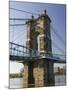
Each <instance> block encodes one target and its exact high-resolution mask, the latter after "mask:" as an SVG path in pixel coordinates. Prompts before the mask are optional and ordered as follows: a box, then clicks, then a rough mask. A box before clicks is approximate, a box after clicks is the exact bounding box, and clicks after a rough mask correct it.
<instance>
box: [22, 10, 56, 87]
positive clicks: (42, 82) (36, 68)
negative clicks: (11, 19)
mask: <svg viewBox="0 0 68 90" xmlns="http://www.w3.org/2000/svg"><path fill="white" fill-rule="evenodd" d="M50 23H51V19H50V17H49V16H48V15H47V13H46V10H45V13H44V14H42V15H41V16H39V17H38V18H37V19H34V17H33V16H32V19H31V20H29V21H28V22H27V28H28V30H27V40H26V46H27V47H28V48H32V49H34V50H38V41H37V37H38V35H39V42H40V45H39V48H40V55H42V57H41V58H40V59H38V60H36V61H34V60H32V61H29V62H26V61H25V62H24V76H23V87H25V88H27V87H43V86H52V85H54V73H53V68H54V67H53V62H52V61H50V60H47V59H46V58H43V54H45V56H46V55H47V54H46V53H50V55H52V46H51V34H50ZM29 53H30V52H29Z"/></svg>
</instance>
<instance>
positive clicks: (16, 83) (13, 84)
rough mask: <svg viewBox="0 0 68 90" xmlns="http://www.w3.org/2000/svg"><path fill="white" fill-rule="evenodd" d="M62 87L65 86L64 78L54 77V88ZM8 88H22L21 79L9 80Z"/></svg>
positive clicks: (61, 76)
mask: <svg viewBox="0 0 68 90" xmlns="http://www.w3.org/2000/svg"><path fill="white" fill-rule="evenodd" d="M64 85H66V76H65V75H56V76H55V86H64ZM10 88H23V78H11V79H10Z"/></svg>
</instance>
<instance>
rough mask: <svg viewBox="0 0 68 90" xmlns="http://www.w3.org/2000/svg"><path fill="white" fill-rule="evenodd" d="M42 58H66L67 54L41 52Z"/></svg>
mask: <svg viewBox="0 0 68 90" xmlns="http://www.w3.org/2000/svg"><path fill="white" fill-rule="evenodd" d="M40 57H41V58H50V59H55V60H56V59H58V60H66V55H63V54H56V53H52V52H48V53H47V52H42V53H40Z"/></svg>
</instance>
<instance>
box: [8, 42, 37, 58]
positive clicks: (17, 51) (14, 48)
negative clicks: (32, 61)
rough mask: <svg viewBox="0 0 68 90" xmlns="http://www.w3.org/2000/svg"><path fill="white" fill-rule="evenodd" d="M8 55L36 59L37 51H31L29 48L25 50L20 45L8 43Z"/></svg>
mask: <svg viewBox="0 0 68 90" xmlns="http://www.w3.org/2000/svg"><path fill="white" fill-rule="evenodd" d="M9 46H10V55H15V56H23V57H37V56H38V52H37V50H33V49H31V48H27V47H25V46H22V45H18V44H15V43H12V42H10V45H9Z"/></svg>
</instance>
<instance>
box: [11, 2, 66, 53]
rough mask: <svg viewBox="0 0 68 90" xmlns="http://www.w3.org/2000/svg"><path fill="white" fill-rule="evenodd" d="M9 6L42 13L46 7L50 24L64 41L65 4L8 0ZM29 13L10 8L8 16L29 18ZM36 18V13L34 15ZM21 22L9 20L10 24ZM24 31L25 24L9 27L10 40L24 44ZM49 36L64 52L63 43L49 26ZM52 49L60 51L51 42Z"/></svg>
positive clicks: (21, 22) (19, 22) (25, 29)
mask: <svg viewBox="0 0 68 90" xmlns="http://www.w3.org/2000/svg"><path fill="white" fill-rule="evenodd" d="M10 8H16V9H19V10H24V11H29V12H31V13H38V14H42V13H43V11H44V10H45V9H46V10H47V14H48V15H49V17H50V18H51V21H52V22H51V26H53V28H54V29H55V31H56V32H57V33H58V34H59V35H60V37H61V38H62V39H63V41H64V42H65V37H66V36H65V33H66V30H65V28H66V25H65V23H66V20H65V19H66V5H64V4H46V3H27V2H26V3H25V2H18V1H16V2H10ZM31 16H32V15H31V14H27V13H24V12H19V11H14V10H12V9H10V18H31ZM34 16H35V18H37V17H38V16H37V15H34ZM15 23H16V24H23V23H25V21H10V24H15ZM26 31H27V26H17V27H15V26H14V27H13V26H11V27H10V41H13V42H15V43H19V44H22V45H26ZM51 38H52V41H53V42H54V43H56V45H57V46H58V47H60V48H61V49H62V50H63V52H65V43H64V42H62V41H61V40H60V39H59V38H58V37H57V36H56V35H55V34H54V33H53V31H52V28H51ZM52 50H53V52H55V53H61V54H63V52H62V51H60V50H58V49H57V48H56V47H55V46H54V44H52Z"/></svg>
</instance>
